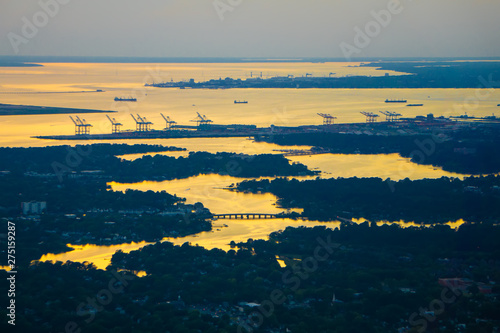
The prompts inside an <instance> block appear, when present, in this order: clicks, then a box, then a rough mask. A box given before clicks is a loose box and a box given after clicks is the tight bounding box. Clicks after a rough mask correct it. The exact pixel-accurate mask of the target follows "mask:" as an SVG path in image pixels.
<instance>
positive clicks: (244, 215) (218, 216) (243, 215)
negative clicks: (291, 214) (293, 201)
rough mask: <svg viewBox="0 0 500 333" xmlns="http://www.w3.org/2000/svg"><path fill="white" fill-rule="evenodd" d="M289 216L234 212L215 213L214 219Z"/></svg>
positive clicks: (257, 218)
mask: <svg viewBox="0 0 500 333" xmlns="http://www.w3.org/2000/svg"><path fill="white" fill-rule="evenodd" d="M286 217H287V216H286V215H285V214H283V213H280V214H267V213H232V214H213V218H214V219H236V220H263V219H267V220H269V219H282V218H286Z"/></svg>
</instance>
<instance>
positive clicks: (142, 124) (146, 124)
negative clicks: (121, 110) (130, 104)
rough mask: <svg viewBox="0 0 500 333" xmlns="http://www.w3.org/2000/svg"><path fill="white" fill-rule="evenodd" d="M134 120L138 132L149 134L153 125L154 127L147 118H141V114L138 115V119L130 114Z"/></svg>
mask: <svg viewBox="0 0 500 333" xmlns="http://www.w3.org/2000/svg"><path fill="white" fill-rule="evenodd" d="M130 115H131V116H132V118H133V119H134V121H135V124H136V131H138V132H148V131H151V125H153V123H152V122H150V121H148V120H147V119H146V117H141V116H140V115H139V114H138V115H137V118H135V117H134V115H133V114H130Z"/></svg>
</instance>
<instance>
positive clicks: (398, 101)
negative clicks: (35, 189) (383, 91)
mask: <svg viewBox="0 0 500 333" xmlns="http://www.w3.org/2000/svg"><path fill="white" fill-rule="evenodd" d="M385 102H386V103H406V102H407V100H406V99H386V100H385Z"/></svg>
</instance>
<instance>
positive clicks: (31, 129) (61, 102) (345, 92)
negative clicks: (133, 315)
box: [0, 63, 500, 146]
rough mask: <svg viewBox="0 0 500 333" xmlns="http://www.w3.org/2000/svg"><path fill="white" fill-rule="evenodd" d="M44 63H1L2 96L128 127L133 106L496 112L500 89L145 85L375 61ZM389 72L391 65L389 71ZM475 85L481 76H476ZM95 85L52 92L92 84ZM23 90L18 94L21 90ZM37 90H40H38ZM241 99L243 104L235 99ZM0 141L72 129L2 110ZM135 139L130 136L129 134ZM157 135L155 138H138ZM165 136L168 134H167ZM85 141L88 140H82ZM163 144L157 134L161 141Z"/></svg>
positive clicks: (305, 113)
mask: <svg viewBox="0 0 500 333" xmlns="http://www.w3.org/2000/svg"><path fill="white" fill-rule="evenodd" d="M44 65H45V67H33V68H0V103H6V104H23V105H39V106H54V107H69V108H86V109H98V110H113V111H118V113H116V114H113V117H114V118H116V120H117V121H119V122H121V123H122V124H124V129H134V128H135V123H134V121H133V119H132V117H131V116H130V113H134V114H136V113H139V114H141V115H143V116H146V117H147V118H148V119H149V120H150V121H152V122H153V123H154V125H153V128H154V129H163V128H164V127H165V122H164V120H163V119H162V118H161V115H160V112H161V113H163V114H164V115H168V116H170V117H171V118H172V119H173V120H175V121H177V122H178V123H179V124H193V123H192V122H190V120H192V119H194V118H195V117H196V112H200V113H201V114H204V115H206V116H207V117H208V118H210V119H211V120H213V121H214V123H216V124H236V123H238V124H256V125H258V126H269V125H271V124H274V125H276V126H297V125H308V124H309V125H310V124H321V122H322V119H321V118H320V117H319V116H318V115H317V113H318V112H319V113H330V114H332V115H334V116H336V117H337V118H338V119H337V122H339V123H348V122H361V121H364V116H363V115H361V114H360V113H359V112H360V111H372V112H377V113H378V112H379V111H385V110H388V111H396V112H399V113H401V114H403V116H405V117H412V116H416V115H425V114H427V113H433V114H434V115H436V116H440V115H447V116H448V115H460V114H463V113H464V112H468V114H469V115H475V116H486V115H491V114H492V113H495V112H498V110H499V109H498V107H497V106H496V105H497V104H498V101H499V100H500V92H498V91H497V90H491V91H490V90H488V89H484V90H483V91H481V92H479V93H478V92H477V91H476V89H217V90H200V89H184V90H181V89H175V88H172V89H165V88H153V87H144V84H145V83H152V82H153V81H155V82H159V81H170V79H173V80H174V81H176V80H181V79H186V80H188V79H190V78H194V79H195V80H197V81H199V80H207V79H210V78H217V79H218V78H219V77H222V78H224V77H226V76H231V77H233V78H246V77H248V76H249V75H250V72H251V71H253V73H254V74H255V73H258V74H259V75H260V72H261V71H262V72H263V75H264V76H266V75H268V76H274V75H278V74H279V75H288V74H293V75H295V76H302V75H305V74H306V73H312V74H313V75H315V76H328V74H329V73H330V72H334V73H337V74H336V75H337V76H345V75H383V74H385V73H386V71H378V70H376V69H374V68H364V67H349V66H356V65H358V64H357V63H322V64H316V63H315V64H311V63H281V64H280V63H257V64H256V63H252V64H159V65H155V64H44ZM391 74H395V73H391ZM478 85H479V82H478ZM97 89H102V90H104V92H101V93H72V94H69V93H60V94H59V93H52V94H47V93H43V92H64V91H81V90H85V91H91V90H97ZM20 92H22V93H23V94H19V93H20ZM37 92H42V93H37ZM26 93H28V94H26ZM117 96H134V97H136V98H137V99H138V101H137V102H136V103H127V102H115V101H114V100H113V99H114V97H117ZM387 98H390V99H407V100H408V103H423V104H424V106H423V107H406V106H405V105H404V104H398V103H395V104H386V103H384V101H385V100H386V99H387ZM234 100H247V101H248V102H249V103H248V104H234V103H233V101H234ZM82 117H83V118H85V119H86V120H87V121H88V122H89V123H91V124H92V125H93V126H94V127H93V128H92V133H96V134H97V133H109V132H110V131H111V124H110V123H109V121H108V120H107V118H106V117H105V115H103V114H85V115H83V116H82ZM0 129H1V136H0V146H45V145H54V144H63V143H65V144H67V143H70V144H75V143H76V142H73V141H72V142H61V141H55V142H54V141H41V140H37V139H31V138H30V137H31V136H35V135H63V134H73V133H74V125H73V123H72V122H71V120H70V119H69V117H68V116H67V115H35V116H2V117H0ZM134 142H136V141H134ZM140 142H142V143H160V141H158V140H140ZM169 142H170V141H169ZM86 143H88V141H87V142H86ZM161 143H162V144H164V142H163V141H161Z"/></svg>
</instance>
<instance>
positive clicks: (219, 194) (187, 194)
mask: <svg viewBox="0 0 500 333" xmlns="http://www.w3.org/2000/svg"><path fill="white" fill-rule="evenodd" d="M243 180H245V178H236V177H231V176H221V175H217V174H211V175H199V176H194V177H190V178H186V179H176V180H169V181H163V182H151V181H145V182H141V183H135V184H120V183H116V182H111V183H109V185H110V186H111V188H112V189H113V190H114V191H125V190H127V189H133V190H139V191H149V190H152V191H166V192H168V193H170V194H175V195H177V196H178V197H182V198H186V203H188V204H194V203H196V202H201V203H203V205H204V206H205V207H206V208H208V209H210V211H211V212H212V213H214V214H228V213H264V214H277V213H281V212H282V211H283V209H281V208H278V207H276V200H277V198H276V196H274V195H273V194H271V193H263V194H254V193H242V192H236V191H229V190H227V189H226V188H227V187H228V186H230V185H231V184H236V183H237V182H241V181H243ZM292 211H296V212H298V213H300V212H301V210H297V209H295V210H292Z"/></svg>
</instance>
